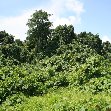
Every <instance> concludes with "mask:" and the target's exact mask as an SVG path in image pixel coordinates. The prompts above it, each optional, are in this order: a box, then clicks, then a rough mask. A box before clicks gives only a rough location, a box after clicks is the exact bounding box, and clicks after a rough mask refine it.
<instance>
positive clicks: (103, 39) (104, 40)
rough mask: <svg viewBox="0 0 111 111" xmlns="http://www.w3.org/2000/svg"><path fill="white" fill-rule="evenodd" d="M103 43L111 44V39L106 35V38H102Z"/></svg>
mask: <svg viewBox="0 0 111 111" xmlns="http://www.w3.org/2000/svg"><path fill="white" fill-rule="evenodd" d="M102 41H103V42H106V41H109V42H111V38H110V37H108V36H107V35H105V36H103V37H102Z"/></svg>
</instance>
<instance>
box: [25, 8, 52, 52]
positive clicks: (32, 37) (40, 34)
mask: <svg viewBox="0 0 111 111" xmlns="http://www.w3.org/2000/svg"><path fill="white" fill-rule="evenodd" d="M50 16H51V14H48V13H47V12H45V11H42V10H39V11H37V10H36V11H35V13H33V15H32V16H31V19H29V20H28V23H27V25H28V27H29V30H28V32H27V35H28V36H27V38H26V40H27V44H28V46H29V49H34V48H35V50H36V52H37V53H39V52H41V51H43V50H44V49H45V47H46V45H47V40H48V37H49V35H50V30H51V29H50V27H51V25H52V23H51V22H50V21H49V17H50Z"/></svg>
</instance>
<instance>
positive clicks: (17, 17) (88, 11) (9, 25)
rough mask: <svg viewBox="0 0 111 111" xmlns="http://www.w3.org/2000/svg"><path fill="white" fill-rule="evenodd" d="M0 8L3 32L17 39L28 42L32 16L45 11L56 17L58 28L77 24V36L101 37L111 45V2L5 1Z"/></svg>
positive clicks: (0, 23) (84, 0)
mask: <svg viewBox="0 0 111 111" xmlns="http://www.w3.org/2000/svg"><path fill="white" fill-rule="evenodd" d="M0 4H1V5H0V30H6V31H7V32H8V33H10V34H12V35H14V36H15V38H20V39H21V40H24V39H25V37H26V32H27V30H28V27H27V26H26V23H27V21H28V19H29V18H30V15H31V14H32V13H33V12H34V10H39V9H43V10H45V11H47V12H48V13H51V14H53V16H52V17H51V18H50V20H51V21H52V22H53V24H54V27H56V26H57V25H59V24H61V25H64V24H67V25H69V24H73V25H74V27H75V32H76V33H80V32H83V31H86V32H92V33H94V34H97V33H98V34H99V35H100V38H101V39H102V40H103V41H107V40H108V41H110V42H111V24H110V20H111V13H110V10H111V6H110V4H111V0H101V1H100V0H31V1H28V0H2V1H1V3H0Z"/></svg>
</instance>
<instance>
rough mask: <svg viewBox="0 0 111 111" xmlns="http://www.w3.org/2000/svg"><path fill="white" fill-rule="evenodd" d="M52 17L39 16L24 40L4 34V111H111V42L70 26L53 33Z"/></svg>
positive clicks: (0, 75)
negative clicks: (77, 32) (103, 40)
mask: <svg viewBox="0 0 111 111" xmlns="http://www.w3.org/2000/svg"><path fill="white" fill-rule="evenodd" d="M50 16H51V14H48V13H47V12H45V11H42V10H39V11H36V12H35V13H34V14H33V15H32V16H31V19H29V20H28V23H27V25H28V27H29V30H28V32H27V38H26V40H25V41H20V40H19V39H17V40H14V36H12V35H10V34H8V33H7V32H5V31H0V104H1V105H0V110H1V111H5V110H7V111H13V110H14V111H16V110H17V111H22V110H23V111H25V110H29V109H28V108H29V106H30V105H29V104H31V106H30V107H32V108H35V109H33V111H39V110H47V111H48V109H51V108H52V109H51V110H53V111H58V110H59V111H73V110H83V111H86V110H90V111H92V110H103V111H105V110H106V111H110V110H111V109H110V108H111V97H110V96H111V43H110V42H109V41H106V42H102V40H101V39H100V37H99V35H98V34H96V35H94V34H92V33H91V32H89V33H87V32H81V33H80V34H76V33H75V32H74V27H73V26H72V25H69V26H67V25H59V26H57V27H56V28H55V29H53V28H52V25H53V24H52V22H50V21H49V17H50ZM61 88H63V89H62V90H61ZM60 90H61V93H62V95H61V93H60V92H58V91H60ZM54 91H55V92H54ZM73 92H74V93H73ZM49 95H50V96H51V97H49ZM101 96H103V97H101ZM30 98H31V100H30ZM64 98H66V99H64ZM71 98H73V99H71ZM100 98H101V99H100ZM35 99H38V100H35ZM42 99H43V101H42ZM47 99H48V103H47ZM53 99H54V100H53ZM81 99H83V100H81ZM76 100H77V101H76ZM33 103H34V104H35V105H34V104H33ZM28 105H29V106H28ZM36 105H37V106H36ZM47 105H48V106H47ZM51 105H52V106H51ZM47 108H48V109H47ZM31 110H32V109H30V111H31ZM51 110H50V111H51Z"/></svg>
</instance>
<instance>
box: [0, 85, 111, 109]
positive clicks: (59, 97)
mask: <svg viewBox="0 0 111 111" xmlns="http://www.w3.org/2000/svg"><path fill="white" fill-rule="evenodd" d="M7 103H8V102H7V101H6V102H5V103H4V104H3V107H2V109H1V111H5V110H6V109H7V111H87V110H88V111H111V96H110V95H107V94H105V93H99V94H97V95H93V94H91V93H90V92H86V91H79V90H78V89H75V88H69V87H68V88H60V89H58V90H54V91H51V92H49V93H48V94H46V95H44V96H39V97H37V96H34V97H30V98H28V99H26V100H25V101H24V102H23V103H22V104H16V105H15V106H9V105H8V104H7ZM3 109H4V110H3Z"/></svg>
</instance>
